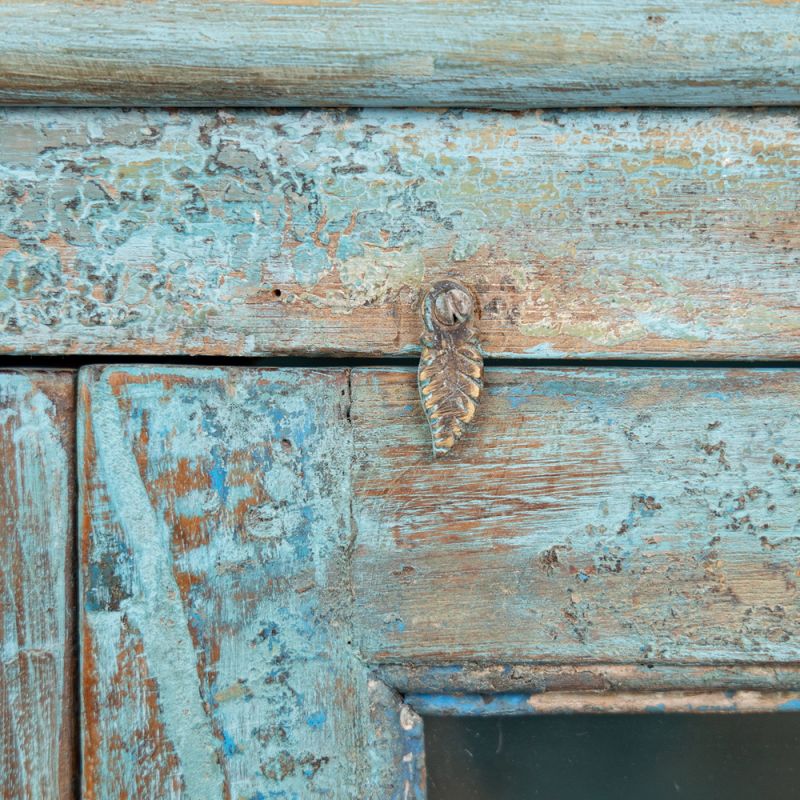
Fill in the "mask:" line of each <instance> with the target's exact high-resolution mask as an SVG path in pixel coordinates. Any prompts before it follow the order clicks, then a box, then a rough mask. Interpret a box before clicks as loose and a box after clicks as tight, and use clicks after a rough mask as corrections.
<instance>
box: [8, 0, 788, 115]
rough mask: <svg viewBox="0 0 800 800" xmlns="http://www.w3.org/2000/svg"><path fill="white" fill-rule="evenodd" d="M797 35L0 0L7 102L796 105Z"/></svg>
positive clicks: (623, 6)
mask: <svg viewBox="0 0 800 800" xmlns="http://www.w3.org/2000/svg"><path fill="white" fill-rule="evenodd" d="M796 29H797V12H796V8H795V6H794V4H793V3H792V2H791V1H790V0H777V1H776V0H753V1H749V0H729V1H728V2H725V3H719V2H715V0H698V1H697V2H692V3H678V4H672V5H668V6H661V7H655V6H653V5H652V3H648V2H646V0H634V2H624V0H585V2H583V3H581V5H580V6H578V7H576V6H575V5H574V4H573V3H569V2H567V0H550V2H547V3H533V2H528V1H527V0H509V2H505V3H503V5H502V7H497V6H495V5H493V4H488V5H487V4H485V3H480V2H477V0H461V1H460V2H447V1H446V0H428V1H427V2H415V3H397V2H394V0H377V1H376V2H372V3H369V4H366V3H349V2H339V1H338V0H311V2H308V1H306V0H301V1H300V2H296V3H289V2H283V0H280V1H279V2H248V1H247V0H240V1H239V2H221V1H220V0H215V1H213V2H200V1H199V0H182V1H181V2H171V0H159V1H158V2H154V3H148V4H147V5H145V6H142V5H141V4H138V3H136V2H134V0H122V2H115V3H113V4H110V5H109V4H106V3H101V2H97V1H96V0H95V1H94V2H89V3H85V2H78V0H72V1H70V0H50V1H49V2H31V0H6V2H4V3H2V4H0V53H2V56H0V102H3V103H6V104H9V103H32V104H36V105H45V104H66V105H90V106H97V105H144V104H150V105H184V106H186V105H199V106H213V105H219V104H226V105H245V106H254V105H271V106H303V105H310V106H320V105H326V106H330V105H355V106H364V105H377V106H398V105H412V106H446V105H461V106H463V105H467V106H485V107H506V108H520V107H527V108H530V107H536V106H551V107H552V106H557V107H564V106H597V105H622V104H630V105H651V106H652V105H682V106H687V105H694V106H705V105H753V104H789V103H797V102H800V80H799V79H798V66H800V44H798V38H797V35H796Z"/></svg>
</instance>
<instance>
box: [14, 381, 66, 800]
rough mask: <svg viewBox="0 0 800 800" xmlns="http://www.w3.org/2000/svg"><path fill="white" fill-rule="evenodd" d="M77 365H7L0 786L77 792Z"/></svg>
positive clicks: (18, 798)
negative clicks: (68, 368)
mask: <svg viewBox="0 0 800 800" xmlns="http://www.w3.org/2000/svg"><path fill="white" fill-rule="evenodd" d="M74 410H75V401H74V375H73V374H72V373H69V372H64V371H52V372H39V371H33V370H26V371H19V372H17V371H0V718H1V719H2V722H1V723H0V776H1V778H0V781H1V782H2V786H0V791H2V792H3V796H4V797H8V798H14V800H39V798H68V797H71V796H72V788H73V774H74V769H75V760H74V756H75V753H76V744H77V743H76V742H75V741H74V738H75V737H74V727H73V721H74V718H75V714H76V713H77V698H76V697H74V693H73V686H74V670H75V659H74V651H75V647H74V630H73V624H74V616H73V613H74V609H73V604H72V597H73V589H74V586H73V580H72V574H73V571H74V565H73V562H72V552H73V548H74V531H73V511H74V509H73V481H74V471H73V447H74V442H73V430H74Z"/></svg>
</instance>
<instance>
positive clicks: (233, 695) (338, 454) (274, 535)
mask: <svg viewBox="0 0 800 800" xmlns="http://www.w3.org/2000/svg"><path fill="white" fill-rule="evenodd" d="M81 377H82V400H83V404H82V408H81V414H80V434H79V435H80V453H81V459H82V463H83V464H84V465H85V473H84V475H83V477H82V481H81V486H80V491H81V494H80V503H81V508H82V514H81V520H82V527H81V531H80V535H81V539H82V545H81V553H82V555H81V564H82V572H81V574H82V589H81V597H82V607H83V628H82V648H83V654H84V656H83V691H84V695H83V765H84V766H83V791H84V796H86V797H87V798H107V797H118V796H123V795H128V796H134V795H135V796H136V797H141V798H160V799H166V798H177V797H180V798H199V799H201V800H207V799H208V798H217V797H219V798H222V797H225V798H228V797H230V798H237V800H239V798H246V799H247V800H261V799H262V798H284V799H285V800H290V799H291V800H306V798H312V797H327V798H342V799H343V800H344V799H345V798H347V799H348V800H349V799H350V798H375V800H377V798H394V797H397V798H412V797H421V792H422V788H421V781H422V777H421V775H422V773H421V770H422V749H421V744H420V742H421V727H420V726H421V723H420V721H419V719H418V718H417V717H416V715H414V714H413V712H411V711H410V710H409V709H408V708H406V707H405V706H403V704H402V702H401V700H400V698H399V696H398V695H397V694H396V693H395V692H393V691H392V690H391V689H390V688H389V687H387V686H385V685H384V684H382V683H381V682H380V681H378V680H376V679H375V678H374V676H372V674H371V672H370V669H369V667H368V666H366V665H365V664H364V663H363V662H361V661H360V660H359V659H358V658H357V656H356V655H355V653H354V652H353V650H352V648H351V646H350V642H351V641H352V638H353V633H352V624H351V611H352V610H351V606H350V590H349V583H350V578H349V560H350V558H351V555H352V546H353V541H352V535H351V530H350V518H349V503H350V483H349V469H350V463H351V461H352V450H351V447H350V441H351V437H350V436H349V433H348V422H347V409H348V407H349V393H348V375H347V373H346V372H345V371H344V370H336V371H329V372H322V371H309V370H291V369H289V370H278V371H267V370H235V369H230V370H224V369H179V368H173V369H169V368H156V367H152V368H148V367H141V368H128V369H123V368H119V369H116V368H108V369H102V370H101V369H97V370H93V369H89V370H84V371H82V373H81Z"/></svg>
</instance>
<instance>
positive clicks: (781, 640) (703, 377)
mask: <svg viewBox="0 0 800 800" xmlns="http://www.w3.org/2000/svg"><path fill="white" fill-rule="evenodd" d="M352 391H353V406H352V409H351V416H352V419H353V420H354V425H355V455H356V467H357V469H356V472H355V484H354V492H353V496H354V500H353V518H354V521H355V526H356V531H357V542H358V546H357V547H356V548H355V551H354V553H355V554H354V571H353V574H354V591H355V596H356V604H355V619H356V623H357V624H356V629H357V640H356V643H357V646H358V648H359V650H360V652H361V654H362V656H363V658H364V659H365V660H366V661H368V662H371V663H378V664H381V665H387V666H391V665H402V664H408V663H411V664H426V665H430V666H431V667H433V666H435V665H437V664H446V665H452V664H454V663H455V664H458V663H461V664H463V665H467V664H473V663H474V664H476V665H478V666H479V665H481V664H487V665H497V664H508V663H513V664H526V663H527V664H535V663H538V664H547V663H550V664H591V663H606V664H635V663H638V662H644V663H646V664H655V665H662V666H665V665H669V664H675V663H681V664H695V665H698V664H709V665H711V664H737V665H757V664H762V663H772V664H776V665H780V664H784V665H785V664H793V663H796V662H797V660H798V654H799V651H798V644H797V643H798V641H800V593H798V588H797V576H796V571H797V565H798V564H799V563H800V538H798V535H797V533H798V527H797V526H798V522H797V518H798V503H797V497H798V493H800V471H798V470H797V469H795V468H794V466H793V465H792V464H793V461H795V460H797V459H798V457H800V373H798V372H796V371H794V370H791V369H787V370H733V369H729V370H726V369H704V370H692V369H670V370H659V369H607V368H586V369H538V368H537V369H530V368H527V369H488V370H487V372H486V390H485V392H484V396H483V399H482V401H481V409H480V413H479V417H478V419H477V420H476V424H475V426H474V430H473V431H472V432H471V433H469V434H468V435H467V436H466V437H465V439H464V440H462V442H461V443H460V444H459V447H458V450H457V451H456V452H454V454H453V457H452V458H448V459H442V460H440V461H436V462H433V461H432V460H431V458H430V455H429V453H428V448H429V445H430V442H429V440H428V437H427V432H426V429H425V424H424V416H423V414H422V411H421V409H418V410H417V411H416V412H415V413H414V414H411V415H409V414H407V413H406V412H405V406H406V405H407V404H408V402H409V399H410V398H411V397H413V396H415V394H416V392H417V388H416V379H415V374H414V371H413V369H395V370H389V369H385V370H384V369H382V370H380V371H376V370H354V372H353V375H352ZM715 393H725V394H726V395H727V396H728V398H729V399H728V400H727V401H726V402H722V401H720V400H716V399H711V400H709V398H708V395H709V394H715ZM520 398H524V399H523V402H519V403H518V402H516V400H518V399H520ZM608 419H611V420H612V422H613V424H612V425H607V424H606V422H607V420H608ZM396 620H402V621H403V623H404V624H403V627H402V628H401V627H400V626H398V625H397V624H395V621H396ZM710 681H711V679H709V684H707V686H708V687H709V688H710V687H713V682H710ZM508 683H510V681H506V684H508ZM761 686H762V687H763V686H764V684H763V683H762V684H761Z"/></svg>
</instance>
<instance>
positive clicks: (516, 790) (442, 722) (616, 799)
mask: <svg viewBox="0 0 800 800" xmlns="http://www.w3.org/2000/svg"><path fill="white" fill-rule="evenodd" d="M425 751H426V761H427V769H428V793H429V800H526V799H527V798H544V799H545V800H587V798H591V800H627V799H628V798H633V799H635V800H641V799H642V798H646V799H647V800H662V798H664V799H665V800H666V798H669V800H715V798H720V800H722V799H723V798H724V800H755V798H757V799H758V800H778V798H780V800H788V799H789V798H794V797H800V780H798V779H800V714H795V713H780V714H663V715H662V714H641V715H624V714H621V715H611V714H609V715H602V714H597V715H589V714H574V715H552V716H546V715H543V716H530V717H479V718H476V717H426V718H425Z"/></svg>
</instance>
